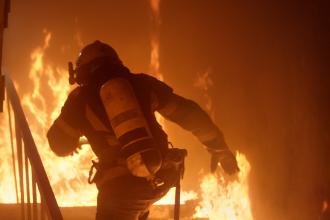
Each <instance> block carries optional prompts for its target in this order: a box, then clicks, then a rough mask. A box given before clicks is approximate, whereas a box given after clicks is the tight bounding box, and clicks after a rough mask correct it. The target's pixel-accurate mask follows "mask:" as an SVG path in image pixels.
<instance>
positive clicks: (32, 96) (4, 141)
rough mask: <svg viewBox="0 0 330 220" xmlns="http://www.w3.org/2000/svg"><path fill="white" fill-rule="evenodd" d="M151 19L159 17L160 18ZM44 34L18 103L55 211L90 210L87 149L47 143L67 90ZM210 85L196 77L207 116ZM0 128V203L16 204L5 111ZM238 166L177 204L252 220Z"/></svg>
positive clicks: (155, 59) (203, 213) (155, 56)
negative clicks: (229, 177)
mask: <svg viewBox="0 0 330 220" xmlns="http://www.w3.org/2000/svg"><path fill="white" fill-rule="evenodd" d="M151 2H153V3H155V2H156V3H157V2H158V3H157V4H156V3H155V5H156V6H157V5H158V7H156V9H157V8H158V10H159V1H151ZM155 14H156V15H158V16H159V12H157V13H156V12H155ZM44 34H45V38H44V42H43V44H42V45H41V46H39V47H37V48H36V49H35V50H33V52H32V53H31V69H30V71H29V81H30V84H31V85H32V88H33V90H32V92H31V93H27V94H24V95H23V97H22V105H23V108H24V112H25V113H26V116H27V119H28V122H29V125H30V128H31V131H32V135H33V137H34V139H35V142H36V145H37V147H38V150H39V153H40V156H41V158H42V161H43V164H44V166H45V169H46V172H47V174H48V177H49V179H50V182H51V185H52V188H53V190H54V193H55V196H56V199H57V201H58V203H59V205H60V206H95V205H96V197H97V196H96V195H97V189H96V187H95V186H94V185H89V184H88V183H87V177H88V170H89V167H90V165H91V163H90V160H91V158H93V157H94V154H93V152H92V150H91V148H90V146H88V145H83V146H82V148H81V150H80V151H79V154H74V155H73V156H70V157H66V158H60V157H57V156H56V155H54V154H53V153H52V152H51V151H50V149H49V146H48V143H47V140H46V132H47V129H48V128H49V127H50V125H51V123H52V122H53V121H54V119H55V118H56V117H57V116H58V114H59V112H60V110H61V106H62V105H63V103H64V101H65V99H66V98H67V95H68V93H69V91H70V90H71V88H70V86H69V84H68V80H67V72H66V70H65V69H64V68H61V67H56V66H53V65H51V64H50V62H48V61H47V59H46V57H47V56H46V55H47V49H48V48H49V47H50V44H51V39H52V34H51V33H50V32H48V31H44ZM156 36H158V34H156ZM155 39H156V40H155ZM155 39H154V40H152V41H151V45H152V52H151V67H152V68H153V69H154V70H155V71H153V72H154V73H157V74H158V77H157V78H159V79H163V75H162V74H161V73H160V71H159V67H160V65H159V43H158V41H159V38H158V37H156V38H155ZM156 76H157V75H156ZM212 85H213V83H212V81H211V79H210V73H209V71H206V72H205V73H203V74H200V75H199V77H198V78H197V81H196V83H195V86H196V87H198V88H202V91H203V92H204V94H205V96H204V97H205V99H207V100H209V101H207V103H210V104H209V105H206V106H209V107H207V110H208V111H212V109H213V107H212V99H211V97H210V96H209V95H208V92H209V88H210V87H211V86H212ZM0 122H1V124H0V144H1V147H0V153H1V155H3V159H2V160H0V167H1V169H0V189H1V191H0V203H15V202H16V195H15V188H14V185H15V184H14V178H11V177H12V176H13V174H12V173H13V166H12V157H11V153H12V152H11V150H10V133H9V129H8V128H9V124H8V111H6V113H5V114H0ZM237 160H238V163H239V167H240V169H241V172H240V173H239V176H238V180H237V181H234V182H231V183H228V182H226V181H225V180H224V179H223V178H222V179H221V178H220V179H217V178H216V177H215V176H212V175H207V176H205V177H204V178H203V180H202V184H201V190H202V194H201V196H198V194H197V193H196V192H193V191H189V192H181V204H185V203H186V202H187V201H188V200H196V199H199V200H201V202H200V203H199V205H198V207H197V208H196V213H195V215H194V217H208V218H210V219H211V220H212V219H217V220H219V219H244V220H250V219H253V218H252V214H251V209H250V202H249V196H248V183H247V177H248V174H249V171H250V165H249V162H248V161H247V160H246V158H245V156H244V155H243V154H237ZM174 195H175V189H171V190H170V191H169V193H168V194H167V195H166V196H165V197H164V198H163V199H162V200H160V201H158V202H157V203H156V205H165V204H167V205H171V204H174ZM198 197H201V198H198Z"/></svg>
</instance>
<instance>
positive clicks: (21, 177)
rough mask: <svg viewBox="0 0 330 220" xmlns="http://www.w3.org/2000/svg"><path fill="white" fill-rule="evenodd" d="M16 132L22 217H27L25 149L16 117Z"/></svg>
mask: <svg viewBox="0 0 330 220" xmlns="http://www.w3.org/2000/svg"><path fill="white" fill-rule="evenodd" d="M15 132H16V145H17V161H18V174H19V188H20V193H21V219H23V220H24V219H25V208H24V202H25V198H24V197H25V196H24V174H23V150H22V136H21V131H20V128H19V125H18V121H17V118H16V117H15Z"/></svg>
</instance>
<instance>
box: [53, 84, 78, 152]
mask: <svg viewBox="0 0 330 220" xmlns="http://www.w3.org/2000/svg"><path fill="white" fill-rule="evenodd" d="M78 94H79V89H75V90H73V91H72V92H71V93H70V95H69V97H68V99H67V100H66V102H65V104H64V106H63V107H62V110H61V113H60V115H59V117H58V118H57V119H56V120H55V121H54V123H53V124H52V126H51V127H50V128H49V130H48V133H47V138H48V143H49V146H50V148H51V150H52V151H53V152H54V153H55V154H56V155H58V156H68V155H70V154H72V153H73V152H74V151H75V149H76V148H77V147H78V146H79V138H80V136H81V133H80V129H79V115H80V114H79V111H80V109H81V106H80V105H81V104H80V102H79V95H78Z"/></svg>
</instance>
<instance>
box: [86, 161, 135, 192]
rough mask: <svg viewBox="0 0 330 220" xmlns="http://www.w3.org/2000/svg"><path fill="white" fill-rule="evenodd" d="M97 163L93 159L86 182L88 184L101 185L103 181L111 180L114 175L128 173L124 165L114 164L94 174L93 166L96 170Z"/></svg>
mask: <svg viewBox="0 0 330 220" xmlns="http://www.w3.org/2000/svg"><path fill="white" fill-rule="evenodd" d="M97 165H98V164H97V163H95V162H94V161H93V166H92V167H91V169H90V171H89V177H88V182H89V183H90V184H92V183H95V184H96V185H97V186H102V185H103V184H104V183H105V182H107V181H109V180H112V179H114V178H116V177H120V176H125V175H129V174H130V172H129V170H128V169H127V168H126V167H124V166H116V167H111V168H107V169H104V170H102V171H97V172H96V174H95V175H94V168H95V169H96V170H98V169H99V168H98V167H97Z"/></svg>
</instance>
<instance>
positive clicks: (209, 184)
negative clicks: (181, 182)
mask: <svg viewBox="0 0 330 220" xmlns="http://www.w3.org/2000/svg"><path fill="white" fill-rule="evenodd" d="M236 159H237V161H238V166H239V168H240V172H239V173H238V179H237V180H233V181H229V182H227V181H226V180H225V178H224V177H223V176H222V177H220V178H217V177H216V176H215V175H211V174H210V175H207V176H205V177H204V178H203V181H202V184H201V189H202V201H201V202H200V204H199V206H197V207H196V213H195V214H194V217H198V218H209V219H210V220H252V219H253V217H252V212H251V205H250V200H249V194H248V182H247V181H248V175H249V172H250V169H251V167H250V164H249V162H248V161H247V159H246V157H245V156H244V155H243V154H240V153H237V156H236Z"/></svg>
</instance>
